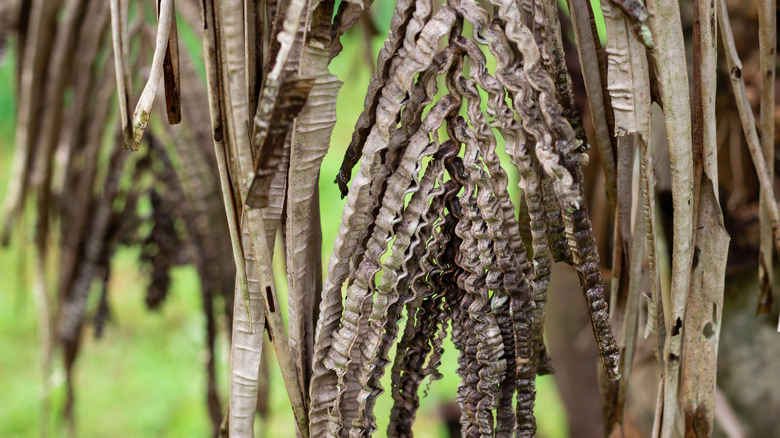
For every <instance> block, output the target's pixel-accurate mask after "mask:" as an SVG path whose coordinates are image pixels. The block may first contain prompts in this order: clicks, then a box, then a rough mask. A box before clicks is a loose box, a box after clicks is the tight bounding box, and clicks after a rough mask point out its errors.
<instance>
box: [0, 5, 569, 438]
mask: <svg viewBox="0 0 780 438" xmlns="http://www.w3.org/2000/svg"><path fill="white" fill-rule="evenodd" d="M374 8H375V9H376V11H375V12H376V14H375V15H376V16H377V17H378V20H377V22H378V27H379V29H380V32H381V31H385V32H386V30H387V27H388V23H389V17H390V16H391V15H392V8H393V5H392V4H391V3H390V2H377V4H376V5H375V6H374ZM381 17H386V19H382V18H381ZM189 35H191V34H189ZM345 38H346V41H345V43H344V47H345V50H344V52H343V53H342V54H341V55H340V56H339V57H338V58H337V59H336V60H335V61H334V62H333V63H332V65H331V71H332V72H333V73H334V74H335V75H336V76H338V77H339V79H340V80H342V81H343V82H344V86H343V88H342V90H341V94H340V95H339V101H338V106H337V113H338V122H337V124H336V127H335V130H334V133H333V138H332V142H331V149H330V151H329V153H328V155H327V156H326V158H325V161H324V162H323V166H322V173H321V178H320V204H321V214H322V230H323V262H324V263H327V259H328V257H329V256H330V252H331V250H332V247H331V245H332V242H333V240H334V238H335V236H336V233H337V232H338V224H339V222H340V218H341V211H342V209H343V206H344V200H342V199H341V198H340V196H339V192H338V188H337V187H336V185H335V184H333V180H334V179H335V176H336V174H337V172H338V168H339V165H340V163H341V159H342V157H343V153H344V150H345V149H346V146H347V145H348V144H349V141H350V139H351V135H352V129H353V127H354V124H355V121H356V120H357V118H358V116H359V115H360V112H361V111H362V104H363V98H364V96H365V90H366V87H367V85H368V82H369V79H370V75H371V71H370V70H369V67H368V64H367V55H366V53H365V46H364V44H365V43H364V41H365V38H364V36H363V35H362V34H361V33H360V32H359V31H357V30H353V31H351V32H350V33H349V34H348V35H347V36H346V37H345ZM383 41H384V40H383V38H382V37H375V38H373V40H372V41H371V45H372V50H373V55H372V57H373V58H375V56H376V54H377V52H378V50H379V48H380V47H381V45H382V43H383ZM185 44H187V46H188V47H198V45H197V44H195V45H192V44H191V41H187V42H185ZM11 47H13V41H11V42H10V44H9V48H11ZM372 62H373V61H372ZM14 77H15V59H14V54H13V50H10V53H9V54H8V57H7V59H6V61H5V63H4V64H3V65H2V66H0V175H3V177H2V178H0V197H2V195H3V194H4V193H5V187H6V185H7V178H8V177H7V175H9V169H10V165H11V163H10V161H11V156H12V154H13V143H14V124H15V115H14V111H15V107H14V105H15V104H14V99H13V97H14V93H15V91H14ZM158 110H159V109H158ZM515 181H516V180H515ZM512 186H513V187H514V183H512ZM28 216H30V215H28ZM26 219H28V220H26V221H25V223H23V224H22V226H21V227H19V228H18V230H19V232H18V233H17V234H16V235H15V236H14V239H13V243H12V245H11V246H10V247H8V248H0V436H2V437H34V436H38V435H39V433H38V426H39V424H40V419H41V412H40V409H39V401H40V397H41V394H42V383H41V373H40V371H39V370H40V366H39V358H38V357H37V347H36V324H35V311H34V306H33V300H32V295H31V292H30V290H31V280H30V278H31V268H32V263H33V261H32V257H31V255H32V248H31V247H29V244H28V243H27V242H29V241H30V240H31V239H30V237H31V233H32V231H33V230H32V226H31V224H30V221H29V217H28V218H26ZM276 253H277V254H279V253H280V251H277V252H276ZM137 258H138V250H137V249H136V248H122V249H120V250H119V252H118V254H117V256H116V257H115V259H114V260H113V262H112V272H113V275H112V279H111V283H110V286H109V288H110V289H109V290H110V292H109V294H110V301H111V304H112V311H113V312H112V315H111V316H112V319H111V320H110V322H109V324H108V326H107V328H106V330H105V334H104V337H103V339H101V340H99V341H96V340H94V338H93V336H92V334H93V333H92V330H91V328H90V329H88V330H85V333H84V334H85V337H84V341H85V342H84V346H83V348H82V351H81V353H80V356H79V358H78V360H77V369H76V374H75V385H76V410H75V418H76V428H77V429H76V430H77V434H76V436H79V437H137V436H165V437H205V436H207V435H208V430H209V428H210V426H209V422H208V414H207V411H206V404H205V372H204V367H203V364H204V361H205V357H204V355H205V350H204V348H203V339H204V336H203V330H204V327H205V320H204V318H203V316H202V315H201V312H200V304H199V289H198V288H199V281H198V277H197V275H196V273H195V270H194V268H192V267H182V268H176V269H175V270H174V273H173V281H172V286H171V287H172V289H171V294H170V297H169V299H168V301H167V302H166V303H165V305H164V306H163V308H162V310H161V311H159V312H149V311H147V310H146V309H145V307H144V290H145V287H146V279H145V278H144V277H143V274H142V273H141V272H140V271H139V268H138V264H137ZM274 271H275V273H276V274H277V275H276V278H277V280H276V281H277V284H278V285H279V293H280V302H286V301H287V300H286V278H285V275H284V271H283V263H282V261H281V259H280V258H279V257H277V258H276V260H275V261H274ZM96 295H97V294H96V293H93V298H96ZM93 304H94V303H93ZM91 309H94V305H93V306H91ZM445 349H446V353H445V356H444V363H443V365H442V373H443V374H444V379H442V380H441V381H437V382H435V383H433V384H432V385H431V388H430V392H429V394H428V397H427V398H425V399H423V401H422V404H421V408H420V412H419V413H418V416H417V422H416V424H415V434H416V436H418V437H423V438H425V437H439V436H442V437H443V436H447V432H446V430H445V429H444V426H443V424H442V423H441V421H440V418H439V414H438V407H439V406H440V405H442V404H444V403H448V402H452V401H454V396H455V391H456V388H457V384H458V377H457V374H456V363H457V362H456V361H457V351H456V350H455V349H454V347H453V346H452V344H451V343H450V342H449V341H447V343H446V344H445ZM217 351H218V353H217V354H218V379H219V386H220V390H221V392H220V393H221V395H222V399H223V406H224V405H226V397H227V395H228V385H227V383H228V382H227V376H228V368H229V346H228V345H227V343H226V341H225V339H224V336H223V337H220V338H219V345H218V349H217ZM265 352H266V353H267V354H269V364H270V365H271V366H270V369H271V374H270V394H269V407H270V415H269V419H268V423H267V424H262V425H259V426H258V428H259V429H263V430H265V431H266V434H265V436H274V437H287V436H290V437H292V436H294V432H293V426H292V425H293V417H292V412H291V410H290V408H289V407H288V403H287V395H286V393H285V391H284V389H283V386H282V380H281V375H280V374H279V372H278V371H277V369H276V368H277V365H276V359H275V358H274V357H273V352H272V348H271V347H270V346H267V348H266V349H265ZM382 384H383V386H384V387H385V388H388V387H389V375H386V376H385V378H384V379H383V381H382ZM50 386H51V388H52V391H51V394H50V397H51V398H50V400H51V402H52V412H51V413H50V415H49V417H50V420H49V436H55V437H56V436H67V434H66V430H67V427H66V425H65V424H64V422H63V420H62V417H61V412H62V407H63V403H64V399H65V385H64V370H63V367H62V364H61V362H60V359H59V356H58V355H55V365H54V370H53V373H52V375H51V377H50ZM537 388H538V396H537V404H536V414H537V418H538V423H539V433H538V435H539V436H540V437H548V438H557V437H566V436H568V433H567V430H566V421H565V418H566V417H565V412H564V409H563V406H562V404H561V402H560V399H559V398H558V394H557V390H556V388H555V383H554V380H553V379H552V378H551V377H549V376H546V377H542V378H539V379H537ZM391 406H392V399H391V398H390V396H389V393H387V392H386V393H385V394H383V395H382V396H381V397H380V399H379V400H378V403H377V406H376V413H377V417H378V421H379V430H378V432H377V433H376V436H378V437H381V436H384V434H385V432H384V430H385V427H386V425H387V419H386V416H385V415H383V413H389V411H390V408H391Z"/></svg>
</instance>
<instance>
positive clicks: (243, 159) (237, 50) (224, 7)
mask: <svg viewBox="0 0 780 438" xmlns="http://www.w3.org/2000/svg"><path fill="white" fill-rule="evenodd" d="M303 4H305V2H304V1H301V0H298V1H293V2H292V3H291V4H290V6H289V8H288V10H287V14H286V19H285V23H284V30H283V31H282V32H280V33H279V37H278V38H279V42H280V43H281V46H282V47H281V48H280V52H279V56H280V57H282V58H277V63H276V65H275V68H276V67H279V69H281V68H282V67H284V64H285V62H279V60H280V59H283V60H285V59H286V56H287V55H289V53H290V49H291V47H292V42H293V41H294V37H295V33H296V32H297V27H298V21H299V20H300V14H301V10H302V9H303ZM296 11H297V12H296ZM219 18H220V21H221V23H222V24H221V30H222V32H223V35H222V37H223V40H222V46H221V49H222V50H223V53H224V57H223V61H224V70H223V75H224V76H223V77H225V78H226V87H224V89H223V90H224V96H223V100H224V105H225V108H226V111H225V115H226V119H227V126H228V138H229V141H230V143H231V144H232V147H231V150H234V151H235V152H236V154H237V157H236V158H237V160H238V172H239V173H238V175H235V176H234V179H237V180H238V183H239V196H240V199H246V193H247V183H248V180H249V173H250V172H252V171H253V170H254V162H253V159H252V148H251V142H250V140H249V131H248V127H249V123H250V121H251V119H250V117H249V111H248V96H247V87H246V66H245V53H244V48H245V47H244V29H243V25H244V21H243V5H242V4H241V2H239V1H237V0H231V1H227V2H223V3H222V4H221V5H220V13H219ZM293 18H294V19H295V21H294V22H293V23H290V21H292V20H293ZM285 48H286V49H285ZM285 50H286V51H285ZM280 71H281V70H280ZM278 74H279V73H277V77H276V78H277V79H278ZM243 215H245V216H246V219H247V227H248V228H249V234H250V240H251V243H252V245H251V248H247V247H244V248H243V249H244V251H245V254H246V251H252V252H253V253H254V260H255V268H256V269H257V271H258V272H257V274H258V277H259V283H260V286H261V293H260V295H261V297H262V299H263V303H264V305H265V312H266V322H267V324H268V329H269V332H270V333H271V335H272V337H273V340H272V343H273V346H274V350H275V351H276V358H277V360H278V361H279V367H280V369H281V371H282V377H283V379H284V383H285V387H286V388H287V395H288V396H289V398H290V403H291V405H292V407H293V414H294V415H295V419H296V424H297V426H298V431H299V432H300V433H301V434H303V435H304V436H307V435H308V423H307V416H306V411H307V407H306V404H305V399H304V395H303V391H302V390H301V388H302V385H301V382H300V380H299V378H298V372H297V369H296V366H295V362H294V361H293V359H292V354H291V352H290V347H289V345H288V342H287V335H286V333H285V329H284V322H283V321H282V317H281V312H280V310H279V302H278V299H277V296H276V286H275V284H274V280H273V279H274V276H273V269H272V265H271V259H270V250H269V246H268V240H267V238H266V235H265V224H264V219H263V212H262V209H256V208H245V209H244V210H243Z"/></svg>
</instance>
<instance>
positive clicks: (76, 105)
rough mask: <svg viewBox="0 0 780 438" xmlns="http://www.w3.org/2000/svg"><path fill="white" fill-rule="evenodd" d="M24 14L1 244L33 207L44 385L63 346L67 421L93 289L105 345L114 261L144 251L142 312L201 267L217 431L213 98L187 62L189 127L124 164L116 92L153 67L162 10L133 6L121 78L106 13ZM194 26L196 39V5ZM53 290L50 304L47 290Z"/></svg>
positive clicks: (222, 281)
mask: <svg viewBox="0 0 780 438" xmlns="http://www.w3.org/2000/svg"><path fill="white" fill-rule="evenodd" d="M12 3H13V2H12ZM21 3H22V4H21V5H20V6H21V8H20V10H19V18H18V23H20V24H22V23H23V24H24V26H22V25H20V26H19V27H18V29H19V31H18V33H17V35H16V37H17V38H16V43H17V44H16V48H17V50H16V54H17V59H18V61H17V62H18V71H17V96H16V97H17V127H16V146H17V147H16V149H15V155H14V158H13V165H12V171H11V175H10V184H9V187H8V190H7V192H6V197H5V203H4V205H3V209H4V211H3V213H4V216H3V217H4V219H5V222H4V228H3V241H4V242H5V243H7V242H8V241H9V239H10V237H11V235H12V234H13V232H14V228H15V226H16V225H15V224H21V223H23V220H22V215H23V213H24V211H25V204H26V203H27V200H28V199H30V200H33V201H34V203H35V211H36V212H37V216H36V218H35V250H36V251H35V252H36V260H37V263H36V272H35V283H34V291H35V298H36V308H37V311H38V323H39V330H38V332H39V337H40V340H41V353H42V357H43V358H44V360H43V363H44V372H45V373H46V375H48V374H49V373H50V371H51V369H50V368H51V361H52V358H51V354H52V351H53V348H54V346H55V345H60V346H61V348H62V352H63V356H64V363H65V368H66V370H67V373H68V402H67V406H66V413H67V414H68V415H70V413H71V406H72V401H73V388H72V385H71V376H72V371H73V366H74V361H75V360H76V357H77V354H78V352H79V348H80V345H81V342H82V337H83V336H82V332H83V331H84V330H83V329H84V327H85V325H86V323H87V320H88V319H89V318H90V316H89V315H90V313H89V311H88V303H89V302H90V301H91V299H90V293H92V289H93V283H94V282H95V281H97V282H98V283H100V284H102V292H101V296H100V298H99V304H98V308H97V310H96V312H95V313H94V326H95V335H96V336H100V335H101V333H102V331H103V327H104V324H105V322H106V320H107V319H108V318H110V311H109V309H110V306H109V303H110V300H109V299H108V296H107V294H108V292H109V288H108V287H107V285H108V282H109V278H110V274H111V259H112V257H113V255H114V253H115V252H116V250H117V247H118V246H119V245H139V246H140V247H141V257H140V259H141V262H142V263H141V264H142V267H143V268H142V269H143V270H144V272H147V273H148V277H149V281H148V289H147V295H146V303H147V305H148V307H149V308H150V309H156V308H158V307H159V306H160V305H161V304H162V302H163V301H164V300H165V298H166V296H167V292H168V289H169V286H170V269H171V268H172V267H174V266H177V265H182V264H188V263H192V264H194V265H195V266H196V267H197V270H198V273H199V276H200V281H201V290H202V298H203V300H202V303H203V310H204V314H205V316H206V324H207V327H206V333H207V345H208V351H209V353H210V355H209V360H208V361H207V364H206V368H207V373H208V376H209V382H208V404H209V410H210V413H211V414H212V416H213V418H214V421H215V422H216V424H218V423H219V421H220V420H221V418H222V413H221V408H220V403H219V398H218V397H217V394H216V370H215V368H214V364H215V362H214V356H213V353H214V341H215V336H216V333H217V327H216V320H215V315H214V310H213V307H214V298H215V297H217V296H224V302H225V310H226V315H227V317H228V320H230V318H231V315H232V301H233V284H234V275H235V269H234V267H233V263H232V262H231V261H230V260H229V259H228V260H225V258H224V257H223V256H222V255H223V254H225V253H229V251H230V246H229V243H228V242H229V241H228V240H227V226H226V224H225V222H224V212H223V209H222V207H221V204H220V202H219V199H220V194H219V190H220V189H219V179H218V174H217V171H216V165H215V160H214V154H213V151H212V147H211V140H210V131H209V129H208V125H209V121H208V117H209V116H208V112H207V109H206V108H204V107H203V106H202V105H201V104H200V103H199V102H204V101H205V100H206V94H205V86H204V84H203V83H202V80H201V79H200V78H199V77H198V75H197V72H196V68H195V65H194V64H193V63H192V61H191V60H190V58H189V56H188V55H187V54H186V53H183V55H182V59H181V73H180V77H177V80H179V81H181V82H177V83H176V84H175V85H176V90H177V92H178V93H180V95H179V96H178V99H180V100H179V101H180V102H182V103H184V105H181V106H186V109H184V110H183V112H184V114H185V118H184V122H183V123H182V124H181V125H179V126H175V127H174V126H170V125H167V124H165V125H162V124H161V125H158V128H157V129H154V132H148V133H147V135H146V137H145V141H146V144H147V145H148V148H147V149H146V150H144V151H143V152H140V153H138V154H129V153H128V152H127V151H125V150H123V149H121V148H117V147H114V146H115V145H116V144H117V142H118V141H120V140H121V132H120V131H119V130H118V129H117V123H116V115H115V114H116V96H117V94H116V90H117V86H116V81H117V77H118V76H120V75H121V74H122V73H128V75H127V76H122V77H121V79H120V82H121V81H122V80H124V81H125V82H124V84H126V86H127V87H128V90H129V89H132V88H131V84H130V82H131V78H130V76H129V71H130V70H129V66H130V65H133V66H135V68H136V69H137V70H139V71H140V69H141V66H142V65H144V64H145V63H146V58H147V55H148V54H149V49H150V47H153V46H152V43H153V41H154V33H155V28H154V26H153V25H151V24H148V23H147V22H146V21H145V20H144V8H145V7H148V8H151V9H150V11H151V10H153V7H154V5H153V4H150V5H144V3H143V2H139V3H138V5H137V7H136V8H135V9H136V10H135V12H136V14H135V15H136V17H137V18H136V19H135V21H134V22H133V23H132V24H131V25H130V26H129V27H127V28H125V34H124V35H125V36H126V38H127V39H126V41H125V42H126V43H127V44H128V46H129V44H130V43H131V41H132V44H133V47H134V50H135V56H133V57H132V58H131V57H130V56H129V52H126V53H128V57H127V58H126V60H125V61H126V62H127V64H126V65H117V64H115V62H114V57H113V56H112V55H111V48H112V44H111V38H110V37H111V18H112V15H111V8H110V5H109V3H108V2H105V1H87V0H72V1H71V0H68V1H65V2H62V3H63V4H62V5H60V2H56V1H32V2H21ZM3 12H8V11H3ZM185 12H188V13H186V14H185V16H187V17H188V18H191V21H192V23H193V25H194V26H198V27H199V25H200V23H199V21H198V20H197V18H198V10H197V5H191V6H190V7H189V8H188V10H187V11H185ZM9 15H10V14H9ZM9 15H4V17H8V16H9ZM58 17H59V18H58ZM169 21H170V20H169ZM116 23H118V21H117V22H116ZM11 27H12V26H8V27H7V28H11ZM4 36H5V35H4ZM3 40H5V39H4V38H3ZM177 61H178V60H177ZM125 66H127V67H128V69H125V68H124V67H125ZM116 67H119V69H117V68H116ZM176 68H177V71H178V68H179V63H178V62H177V63H176ZM115 72H118V73H120V75H117V74H116V73H115ZM151 97H152V98H154V93H152V94H151ZM176 105H177V106H176V108H180V106H179V105H180V104H179V103H177V104H176ZM169 120H171V121H173V118H170V119H169ZM107 139H108V141H106V140H107ZM185 151H186V152H185ZM52 252H53V253H55V254H57V263H56V267H55V266H51V263H48V264H47V258H48V257H47V254H50V253H52ZM48 259H49V260H50V261H51V258H48ZM46 272H56V273H57V279H58V280H57V282H56V284H52V282H47V281H46V279H45V273H46ZM47 284H48V285H49V287H53V289H54V290H47ZM54 294H56V297H57V306H56V312H52V313H53V315H50V312H49V310H48V309H49V304H48V301H49V299H48V296H49V295H54ZM44 380H48V378H46V379H44ZM47 391H48V389H47Z"/></svg>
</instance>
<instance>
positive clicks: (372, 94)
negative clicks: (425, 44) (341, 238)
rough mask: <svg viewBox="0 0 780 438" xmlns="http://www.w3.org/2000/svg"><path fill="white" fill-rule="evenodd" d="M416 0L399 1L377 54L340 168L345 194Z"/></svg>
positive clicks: (340, 184) (339, 178) (342, 194)
mask: <svg viewBox="0 0 780 438" xmlns="http://www.w3.org/2000/svg"><path fill="white" fill-rule="evenodd" d="M416 7H417V5H416V3H415V2H414V1H412V0H399V1H398V3H397V4H396V9H395V13H394V15H393V19H392V21H391V22H390V34H389V35H388V37H387V40H385V44H384V46H382V49H381V50H380V51H379V56H378V58H377V67H376V70H375V71H374V75H373V76H372V77H371V83H370V84H369V85H368V91H367V92H366V99H365V103H364V109H363V112H362V113H361V114H360V117H359V118H358V121H357V123H356V125H355V131H354V133H353V134H352V141H351V142H350V144H349V147H348V148H347V152H346V153H345V155H344V162H343V163H342V165H341V169H340V170H339V175H338V177H337V178H336V182H337V183H338V184H339V188H340V190H341V196H342V197H344V196H346V194H347V192H348V190H347V182H349V179H350V177H351V174H352V168H353V167H355V165H356V164H357V162H358V160H360V157H361V155H362V151H363V145H364V144H365V142H366V139H367V138H368V135H369V133H370V132H371V128H372V127H373V126H374V124H375V123H376V109H377V105H378V104H379V99H380V97H381V92H382V88H383V87H384V84H385V82H387V79H388V77H389V75H390V68H391V66H392V62H391V61H392V60H393V59H394V58H395V56H396V52H397V51H398V49H399V48H400V47H401V44H402V43H403V42H404V39H403V38H404V35H405V34H406V33H407V30H406V28H407V26H408V24H409V22H410V21H411V19H412V14H413V13H414V12H415V10H416Z"/></svg>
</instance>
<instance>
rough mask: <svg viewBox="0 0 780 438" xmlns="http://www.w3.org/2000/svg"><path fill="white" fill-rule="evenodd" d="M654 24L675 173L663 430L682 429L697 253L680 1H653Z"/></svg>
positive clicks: (665, 434)
mask: <svg viewBox="0 0 780 438" xmlns="http://www.w3.org/2000/svg"><path fill="white" fill-rule="evenodd" d="M648 9H649V11H650V19H649V26H650V31H651V33H652V38H653V41H654V43H655V48H654V49H653V50H652V51H651V53H652V55H653V61H654V63H655V72H656V74H657V80H658V85H659V89H660V92H661V100H662V101H663V109H664V121H665V123H666V140H667V144H668V147H669V159H670V163H671V175H672V205H673V208H674V229H673V235H674V240H673V242H672V286H671V293H670V300H669V301H670V306H669V309H670V312H669V315H666V316H667V318H666V325H667V327H666V329H667V330H666V341H665V344H664V348H665V352H664V359H665V360H664V372H663V378H664V407H663V421H662V425H661V435H662V436H663V437H664V438H669V437H671V436H673V434H674V433H676V431H680V430H681V427H682V423H681V421H680V418H681V417H680V415H679V411H680V409H679V408H680V406H679V396H678V394H679V374H680V354H681V346H682V336H681V335H682V330H683V321H684V318H685V306H686V302H687V298H688V289H689V287H690V282H691V261H692V258H693V226H694V217H693V211H694V209H693V201H694V199H693V191H694V187H693V154H692V142H691V109H690V101H689V96H690V93H689V89H688V75H687V71H688V70H687V62H686V58H685V46H684V44H681V43H680V42H681V41H684V39H683V34H682V25H681V22H680V7H679V4H678V3H677V2H676V1H673V0H653V1H649V2H648Z"/></svg>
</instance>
